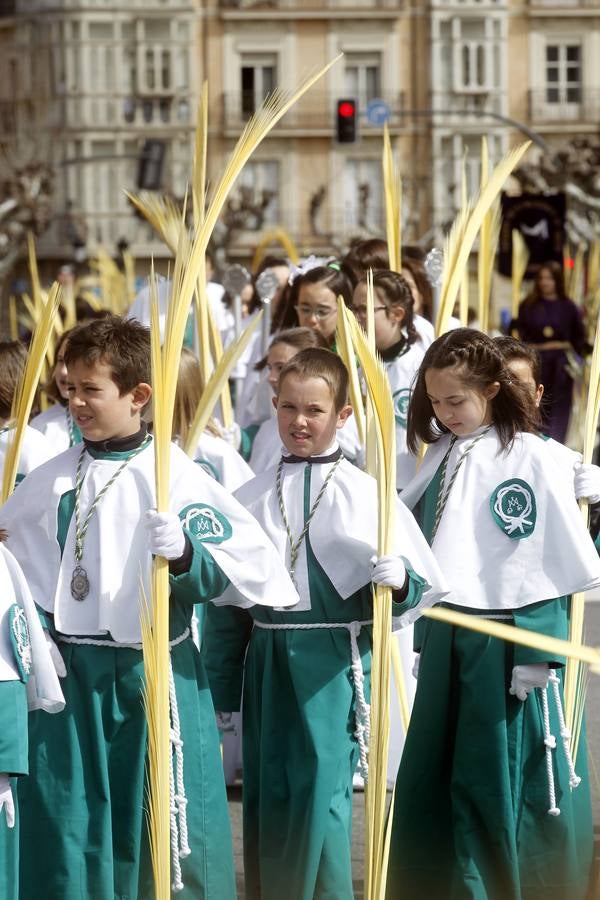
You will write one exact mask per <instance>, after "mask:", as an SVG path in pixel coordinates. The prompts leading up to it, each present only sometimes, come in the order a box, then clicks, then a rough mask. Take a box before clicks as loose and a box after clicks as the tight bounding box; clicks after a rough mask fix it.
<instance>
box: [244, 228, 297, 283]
mask: <svg viewBox="0 0 600 900" xmlns="http://www.w3.org/2000/svg"><path fill="white" fill-rule="evenodd" d="M271 244H280V245H281V246H282V247H283V249H284V250H285V253H286V256H287V258H288V259H289V261H290V262H291V263H293V264H294V265H295V266H297V265H298V263H299V262H300V253H299V252H298V248H297V247H296V245H295V243H294V241H293V238H292V236H291V235H290V234H289V233H288V232H287V231H286V230H285V228H281V227H280V226H278V227H277V228H270V229H269V230H268V231H265V232H263V234H262V237H261V239H260V241H259V242H258V244H257V245H256V249H255V251H254V256H253V257H252V271H253V272H256V270H257V269H258V267H259V265H260V264H261V262H262V260H263V257H264V255H265V250H266V249H267V247H269V246H271Z"/></svg>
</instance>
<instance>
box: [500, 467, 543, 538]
mask: <svg viewBox="0 0 600 900" xmlns="http://www.w3.org/2000/svg"><path fill="white" fill-rule="evenodd" d="M490 509H491V511H492V516H493V517H494V522H495V523H496V525H498V527H499V528H501V529H502V531H503V532H504V533H505V534H506V535H508V537H509V538H512V539H513V540H517V541H520V540H521V539H522V538H526V537H529V535H530V534H533V530H534V528H535V521H536V517H537V512H536V506H535V496H534V494H533V488H532V487H531V486H530V485H528V484H527V482H526V481H522V480H521V479H520V478H511V479H510V480H509V481H503V482H502V484H499V485H498V487H497V488H496V490H495V491H494V492H493V494H492V496H491V497H490Z"/></svg>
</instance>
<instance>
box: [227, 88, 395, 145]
mask: <svg viewBox="0 0 600 900" xmlns="http://www.w3.org/2000/svg"><path fill="white" fill-rule="evenodd" d="M341 96H342V93H339V94H336V95H333V94H332V93H331V92H328V93H323V92H318V91H309V93H308V94H307V95H306V96H305V97H303V98H302V99H301V100H300V101H299V102H298V103H296V104H295V106H293V107H292V109H291V110H290V111H289V112H288V113H287V114H286V115H285V116H284V117H283V119H282V120H281V122H279V124H278V125H277V126H276V127H275V129H274V133H275V134H279V135H282V134H283V133H287V134H293V135H294V136H295V137H298V136H301V135H300V134H299V133H301V134H302V135H305V136H306V137H331V136H332V135H333V133H334V131H335V127H336V118H335V115H336V114H335V104H336V100H338V99H339V98H340V97H341ZM380 99H382V100H383V101H384V102H385V103H386V104H387V105H388V106H389V108H390V111H391V115H390V118H389V120H388V125H389V127H390V129H391V130H392V131H397V130H398V129H400V128H407V127H408V126H409V121H408V119H407V118H406V116H404V115H403V110H404V109H405V108H406V99H405V93H404V91H397V92H394V93H391V92H390V93H383V94H382V95H381V98H380ZM249 107H250V109H251V108H252V104H249ZM250 109H249V108H248V104H246V103H244V102H243V95H242V94H241V93H232V94H223V95H222V116H223V119H222V128H223V132H224V134H225V135H226V136H227V137H231V136H234V135H237V134H238V133H239V132H240V131H241V130H242V129H243V127H244V125H245V124H246V122H247V121H248V119H249V118H250ZM357 123H358V131H359V135H369V134H379V133H380V132H381V129H382V127H383V126H382V125H374V124H371V123H370V122H369V121H368V120H367V117H366V104H360V102H359V104H358V118H357ZM213 124H216V123H214V122H213Z"/></svg>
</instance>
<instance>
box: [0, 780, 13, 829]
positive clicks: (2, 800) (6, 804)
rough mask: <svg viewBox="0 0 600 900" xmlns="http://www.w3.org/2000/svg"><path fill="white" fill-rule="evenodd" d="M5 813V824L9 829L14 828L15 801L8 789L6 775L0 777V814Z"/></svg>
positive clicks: (8, 784) (8, 782)
mask: <svg viewBox="0 0 600 900" xmlns="http://www.w3.org/2000/svg"><path fill="white" fill-rule="evenodd" d="M2 810H4V812H5V813H6V824H7V825H8V827H9V828H14V827H15V801H14V800H13V795H12V791H11V789H10V781H9V780H8V775H0V813H1V812H2Z"/></svg>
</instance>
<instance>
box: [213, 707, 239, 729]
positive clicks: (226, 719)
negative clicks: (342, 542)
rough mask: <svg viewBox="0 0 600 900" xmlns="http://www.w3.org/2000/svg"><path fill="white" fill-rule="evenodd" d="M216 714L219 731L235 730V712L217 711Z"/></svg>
mask: <svg viewBox="0 0 600 900" xmlns="http://www.w3.org/2000/svg"><path fill="white" fill-rule="evenodd" d="M215 716H216V717H217V728H218V729H219V731H222V732H228V731H235V722H234V721H233V713H230V712H216V713H215Z"/></svg>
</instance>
